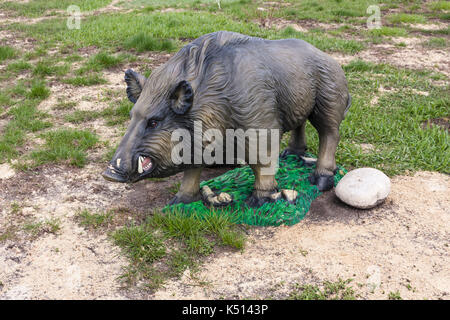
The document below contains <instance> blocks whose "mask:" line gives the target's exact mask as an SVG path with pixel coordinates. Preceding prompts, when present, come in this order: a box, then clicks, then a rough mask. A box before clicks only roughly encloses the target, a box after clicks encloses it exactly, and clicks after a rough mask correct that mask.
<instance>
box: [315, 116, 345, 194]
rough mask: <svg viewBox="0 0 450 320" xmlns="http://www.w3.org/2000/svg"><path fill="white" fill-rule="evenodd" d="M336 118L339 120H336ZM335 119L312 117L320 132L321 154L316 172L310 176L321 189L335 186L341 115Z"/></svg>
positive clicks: (318, 157)
mask: <svg viewBox="0 0 450 320" xmlns="http://www.w3.org/2000/svg"><path fill="white" fill-rule="evenodd" d="M336 118H337V119H338V120H339V122H338V121H336ZM336 118H335V119H323V117H321V115H320V114H319V115H315V116H313V117H311V118H310V121H311V123H312V125H313V126H314V128H316V130H317V132H318V133H319V155H318V156H317V166H316V170H315V171H314V173H313V174H312V175H311V176H310V177H309V181H310V182H311V184H314V185H316V186H317V188H318V189H319V190H320V191H327V190H330V189H332V188H333V186H334V173H335V171H336V160H335V154H336V149H337V146H338V143H339V124H340V121H341V116H340V115H338V116H336Z"/></svg>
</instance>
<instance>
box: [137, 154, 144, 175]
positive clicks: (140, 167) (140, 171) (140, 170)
mask: <svg viewBox="0 0 450 320" xmlns="http://www.w3.org/2000/svg"><path fill="white" fill-rule="evenodd" d="M142 161H143V159H142V157H141V156H139V159H138V172H139V173H142V172H144V170H143V169H142Z"/></svg>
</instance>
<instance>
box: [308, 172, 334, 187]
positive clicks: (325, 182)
mask: <svg viewBox="0 0 450 320" xmlns="http://www.w3.org/2000/svg"><path fill="white" fill-rule="evenodd" d="M309 182H310V183H311V184H314V185H316V186H317V189H319V191H328V190H331V189H332V188H333V186H334V176H332V175H326V174H315V173H313V174H312V175H311V176H309Z"/></svg>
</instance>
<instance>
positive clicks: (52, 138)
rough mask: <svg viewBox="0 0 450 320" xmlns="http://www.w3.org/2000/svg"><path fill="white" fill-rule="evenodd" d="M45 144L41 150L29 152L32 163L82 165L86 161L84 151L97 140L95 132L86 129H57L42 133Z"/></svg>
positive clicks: (91, 146) (90, 147)
mask: <svg viewBox="0 0 450 320" xmlns="http://www.w3.org/2000/svg"><path fill="white" fill-rule="evenodd" d="M42 138H44V139H45V144H44V146H43V147H42V149H41V150H35V151H33V152H32V153H31V159H33V160H34V165H36V166H38V165H42V164H45V163H49V162H52V163H67V164H69V165H73V166H77V167H83V166H84V165H85V164H86V161H87V154H86V152H87V151H88V150H89V149H92V148H93V147H94V146H95V145H96V144H97V142H98V138H97V136H96V135H95V134H93V133H91V132H89V131H86V130H74V129H58V130H54V131H50V132H46V133H44V134H42Z"/></svg>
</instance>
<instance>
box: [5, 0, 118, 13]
mask: <svg viewBox="0 0 450 320" xmlns="http://www.w3.org/2000/svg"><path fill="white" fill-rule="evenodd" d="M110 2H111V0H76V1H74V0H33V1H29V2H17V1H11V0H9V1H3V2H0V9H3V10H9V11H12V12H14V13H15V14H16V15H20V16H27V17H38V16H42V15H44V14H46V13H48V11H52V10H53V11H54V10H63V11H64V13H63V14H65V12H66V9H67V7H69V6H70V5H77V6H78V7H79V8H80V9H81V11H90V10H94V9H97V8H100V7H103V6H106V5H107V4H108V3H110Z"/></svg>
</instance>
